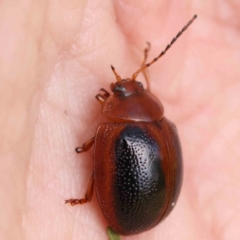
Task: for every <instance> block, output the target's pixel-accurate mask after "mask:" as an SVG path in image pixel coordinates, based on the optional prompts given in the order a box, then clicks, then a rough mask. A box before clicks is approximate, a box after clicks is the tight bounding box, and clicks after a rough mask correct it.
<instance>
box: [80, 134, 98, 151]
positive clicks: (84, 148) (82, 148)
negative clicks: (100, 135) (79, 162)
mask: <svg viewBox="0 0 240 240" xmlns="http://www.w3.org/2000/svg"><path fill="white" fill-rule="evenodd" d="M94 140H95V137H93V138H91V139H90V140H88V141H87V142H85V143H84V144H83V145H82V147H77V148H75V151H76V152H77V153H82V152H86V151H88V150H89V149H90V148H91V146H92V145H93V143H94Z"/></svg>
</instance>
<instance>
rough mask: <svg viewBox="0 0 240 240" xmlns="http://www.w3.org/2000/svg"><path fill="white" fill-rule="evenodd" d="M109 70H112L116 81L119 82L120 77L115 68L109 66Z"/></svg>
mask: <svg viewBox="0 0 240 240" xmlns="http://www.w3.org/2000/svg"><path fill="white" fill-rule="evenodd" d="M111 69H112V71H113V73H114V75H115V76H116V79H117V81H118V82H120V81H121V77H120V76H119V75H118V74H117V72H116V70H115V68H114V67H113V66H112V65H111Z"/></svg>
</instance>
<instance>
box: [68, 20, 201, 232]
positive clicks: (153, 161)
mask: <svg viewBox="0 0 240 240" xmlns="http://www.w3.org/2000/svg"><path fill="white" fill-rule="evenodd" d="M196 17H197V16H196V15H194V16H193V18H192V19H191V20H190V21H189V22H188V23H187V25H186V26H185V27H184V28H183V29H182V30H181V31H180V32H179V33H178V34H177V35H176V37H175V38H173V40H172V41H171V43H170V44H169V45H167V47H166V48H165V50H164V51H162V52H161V53H160V54H159V56H158V57H156V58H154V59H153V60H152V61H151V62H150V63H147V64H146V59H147V55H148V51H149V49H150V44H148V47H147V48H145V50H144V59H143V62H142V65H141V68H140V69H139V70H138V71H136V72H135V73H134V74H133V75H132V78H127V79H121V77H120V76H119V75H118V73H117V72H116V71H115V68H114V67H113V66H111V68H112V71H113V73H114V74H115V77H116V79H117V81H116V82H115V83H112V84H111V85H110V89H111V91H112V92H113V94H112V95H111V94H110V93H109V92H108V91H106V90H105V89H101V90H100V93H99V94H98V95H96V99H97V100H98V102H99V103H100V104H101V107H102V109H101V110H102V114H103V115H104V116H105V117H106V118H107V119H108V120H110V122H107V123H102V124H100V125H99V127H98V128H97V131H96V134H95V136H94V137H93V138H91V139H90V140H89V141H87V142H86V143H84V144H83V145H82V147H78V148H76V152H77V153H82V152H86V151H88V150H89V149H90V148H91V146H92V145H94V170H93V174H92V177H91V180H90V183H89V186H88V189H87V192H86V194H85V198H83V199H69V200H66V201H65V203H70V204H71V205H72V206H73V205H76V204H84V203H87V202H90V201H91V199H92V196H93V189H94V184H95V189H96V193H97V198H98V201H99V204H100V207H101V209H102V212H103V214H104V216H105V218H106V220H107V222H108V224H109V226H110V227H111V228H112V229H113V230H114V231H115V232H117V233H119V234H121V235H132V234H137V233H140V232H143V231H146V230H149V229H151V228H152V227H154V226H155V225H157V224H158V223H159V222H161V221H162V220H163V219H165V218H166V217H167V216H168V214H169V213H170V212H171V211H172V209H173V207H174V206H175V205H176V201H177V199H178V196H179V193H180V189H181V184H182V175H183V167H182V153H181V146H180V141H179V138H178V134H177V129H176V127H175V125H174V124H173V123H172V122H170V121H169V120H168V119H167V118H166V117H164V109H163V106H162V103H161V102H160V101H159V100H158V99H157V98H156V97H155V96H154V95H153V94H152V93H151V92H150V90H149V81H148V78H147V74H146V73H145V70H146V68H147V67H149V66H150V65H152V64H153V63H154V62H156V61H157V60H158V59H159V58H160V57H162V56H163V55H164V54H165V53H166V52H167V50H168V49H169V48H170V47H171V46H172V44H173V43H174V42H175V41H176V39H177V38H178V37H179V36H180V35H181V34H182V33H183V32H184V31H185V30H186V29H187V28H188V27H189V25H190V24H192V22H193V21H194V20H195V19H196ZM140 72H143V74H144V77H145V79H146V82H147V89H144V88H143V85H142V83H141V82H138V81H137V80H136V78H137V76H138V74H139V73H140Z"/></svg>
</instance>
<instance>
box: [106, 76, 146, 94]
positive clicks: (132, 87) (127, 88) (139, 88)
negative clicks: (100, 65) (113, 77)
mask: <svg viewBox="0 0 240 240" xmlns="http://www.w3.org/2000/svg"><path fill="white" fill-rule="evenodd" d="M110 88H111V90H112V92H113V93H114V95H118V96H129V95H131V94H133V93H137V92H143V91H144V88H143V85H142V83H141V82H138V81H135V80H132V79H130V78H127V79H122V80H121V81H117V82H115V83H112V84H111V86H110Z"/></svg>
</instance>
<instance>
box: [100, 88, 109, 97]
mask: <svg viewBox="0 0 240 240" xmlns="http://www.w3.org/2000/svg"><path fill="white" fill-rule="evenodd" d="M100 91H102V92H103V96H104V97H105V98H108V97H109V96H110V93H109V92H108V91H107V90H105V89H104V88H101V89H100Z"/></svg>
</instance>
